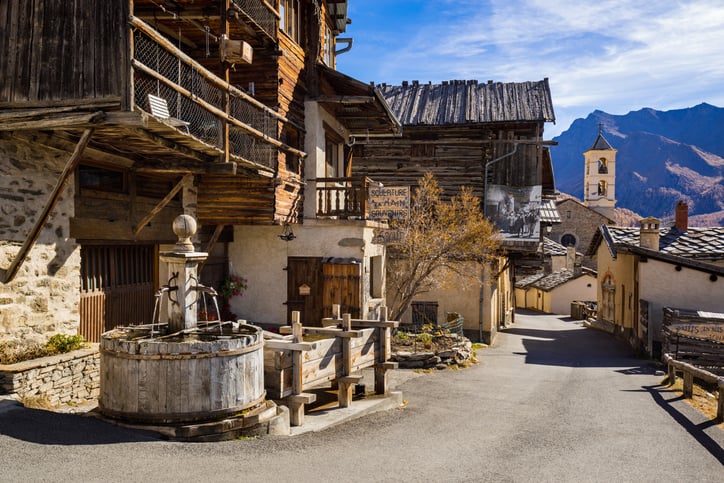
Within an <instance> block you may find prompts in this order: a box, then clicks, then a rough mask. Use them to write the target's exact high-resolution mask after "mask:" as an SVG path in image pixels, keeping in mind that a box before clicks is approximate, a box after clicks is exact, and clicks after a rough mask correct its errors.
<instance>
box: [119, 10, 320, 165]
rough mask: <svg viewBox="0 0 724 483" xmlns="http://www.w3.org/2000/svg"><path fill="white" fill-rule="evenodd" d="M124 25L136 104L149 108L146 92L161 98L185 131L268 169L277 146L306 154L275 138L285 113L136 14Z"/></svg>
mask: <svg viewBox="0 0 724 483" xmlns="http://www.w3.org/2000/svg"><path fill="white" fill-rule="evenodd" d="M129 24H130V26H131V28H132V29H133V32H132V34H133V55H132V60H131V64H132V66H133V69H134V75H133V84H134V85H133V91H134V101H135V104H136V106H138V107H139V108H141V109H143V110H146V111H147V112H150V109H149V108H148V94H153V95H155V96H158V97H161V98H163V99H164V100H165V101H166V103H167V105H168V110H169V113H170V116H171V117H173V118H176V119H180V120H183V121H185V122H188V123H189V125H188V135H191V136H194V137H195V138H197V139H200V140H202V141H204V142H206V143H207V144H210V145H212V146H216V147H217V148H219V149H225V148H226V147H227V146H228V149H229V152H230V154H232V155H236V156H239V157H242V158H244V159H246V160H249V161H251V162H254V163H256V164H260V165H262V166H266V167H268V168H274V167H275V166H276V163H277V152H278V150H282V151H285V152H287V153H290V154H292V155H294V156H300V157H304V156H306V154H305V153H304V152H303V151H300V150H298V149H295V148H292V147H290V146H287V145H286V144H284V143H283V142H281V141H280V140H279V139H278V134H277V133H278V132H280V129H279V124H280V123H282V124H291V122H290V121H289V120H288V119H287V118H285V117H284V116H282V115H280V114H279V113H277V112H276V111H274V110H273V109H270V108H269V107H267V106H265V105H264V104H262V103H261V102H259V101H257V100H256V99H254V98H253V97H251V96H250V95H248V94H247V93H245V92H243V91H241V90H240V89H238V88H236V87H234V86H233V85H231V84H229V83H228V82H225V81H224V80H223V79H221V78H220V77H218V76H216V75H214V74H213V73H212V72H210V71H209V70H207V69H206V68H205V67H203V66H202V65H201V64H199V63H198V62H196V61H195V60H194V59H193V58H191V57H189V56H188V55H186V54H185V53H184V52H183V51H181V50H180V49H179V48H177V47H176V46H175V45H174V44H173V43H172V42H170V41H169V40H168V39H166V38H165V37H163V36H162V35H161V34H160V33H159V32H157V31H156V30H155V29H153V28H152V27H151V26H150V25H148V24H147V23H145V22H144V21H142V20H141V19H139V18H136V17H131V19H130V20H129ZM227 106H228V114H227ZM224 124H227V125H228V127H229V129H228V133H229V134H228V136H227V137H226V138H225V137H224V136H223V133H224V132H225V131H227V130H226V129H224Z"/></svg>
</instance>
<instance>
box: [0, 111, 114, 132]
mask: <svg viewBox="0 0 724 483" xmlns="http://www.w3.org/2000/svg"><path fill="white" fill-rule="evenodd" d="M104 116H105V113H103V112H100V111H99V112H90V113H88V112H84V113H58V114H51V115H50V116H45V117H43V118H42V119H8V120H6V121H3V122H0V131H23V130H46V131H51V130H56V129H62V130H69V129H81V128H85V129H87V128H90V127H96V126H97V124H98V121H99V120H100V119H101V118H103V117H104Z"/></svg>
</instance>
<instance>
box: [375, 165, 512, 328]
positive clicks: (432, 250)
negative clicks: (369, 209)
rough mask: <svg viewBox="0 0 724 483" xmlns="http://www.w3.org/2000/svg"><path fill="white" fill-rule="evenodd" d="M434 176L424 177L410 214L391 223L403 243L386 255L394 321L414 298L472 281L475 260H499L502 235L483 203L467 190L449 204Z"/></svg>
mask: <svg viewBox="0 0 724 483" xmlns="http://www.w3.org/2000/svg"><path fill="white" fill-rule="evenodd" d="M441 194H442V189H441V188H440V187H439V185H438V183H437V181H436V180H435V178H434V176H433V175H432V174H430V173H428V174H426V175H425V176H424V177H422V178H420V180H419V181H418V186H417V189H416V190H415V191H414V193H413V195H412V200H411V203H410V216H409V218H407V219H404V220H392V221H391V222H390V229H392V230H394V231H397V232H398V235H399V239H400V241H399V243H396V244H394V245H391V246H390V247H389V249H388V257H387V294H388V297H387V304H388V306H389V307H390V316H391V318H392V319H393V320H398V319H399V317H400V316H401V315H402V314H403V313H404V312H405V311H406V310H407V309H408V307H409V306H410V303H411V302H412V300H413V298H414V297H415V296H417V295H420V294H422V293H425V292H429V291H430V290H432V289H434V288H436V287H440V286H442V285H444V284H445V283H446V282H447V283H449V282H450V280H449V279H450V278H451V277H454V278H458V279H460V278H462V279H465V278H468V279H470V278H474V279H475V280H476V281H478V282H480V272H479V271H473V270H470V268H471V266H472V265H475V264H472V263H471V262H478V263H481V264H487V263H489V262H490V261H491V260H492V259H493V258H495V253H496V251H497V249H498V247H499V246H500V237H499V236H497V231H496V229H495V227H494V226H493V224H492V223H490V222H489V221H488V220H486V219H485V218H484V216H483V214H482V212H481V209H480V207H481V204H480V200H479V199H478V198H477V197H475V196H473V194H472V191H471V190H470V189H469V188H466V187H462V188H461V189H460V193H459V194H457V195H456V196H454V197H453V198H452V199H451V200H450V201H443V200H442V199H441Z"/></svg>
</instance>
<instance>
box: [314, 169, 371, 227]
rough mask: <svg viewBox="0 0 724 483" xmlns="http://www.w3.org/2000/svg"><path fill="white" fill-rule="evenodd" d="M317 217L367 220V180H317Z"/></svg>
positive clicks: (368, 181)
mask: <svg viewBox="0 0 724 483" xmlns="http://www.w3.org/2000/svg"><path fill="white" fill-rule="evenodd" d="M314 181H315V183H316V198H317V217H318V218H326V217H336V218H341V219H348V218H357V219H360V220H366V219H367V213H368V212H367V189H368V188H369V183H370V179H369V178H361V177H359V178H358V177H355V178H317V179H315V180H314Z"/></svg>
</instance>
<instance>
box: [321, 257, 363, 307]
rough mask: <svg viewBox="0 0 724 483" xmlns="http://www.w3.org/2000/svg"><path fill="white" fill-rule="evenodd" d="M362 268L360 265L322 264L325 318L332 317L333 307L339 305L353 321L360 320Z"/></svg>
mask: <svg viewBox="0 0 724 483" xmlns="http://www.w3.org/2000/svg"><path fill="white" fill-rule="evenodd" d="M361 266H362V265H361V264H359V263H323V264H322V279H323V282H324V286H323V288H322V291H323V294H324V298H323V301H322V302H323V304H324V305H323V308H322V311H323V317H331V316H332V305H333V304H339V305H340V308H341V313H342V314H350V315H351V316H352V318H353V319H359V318H360V312H361V310H360V308H361V296H362V293H361V287H360V268H361Z"/></svg>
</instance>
